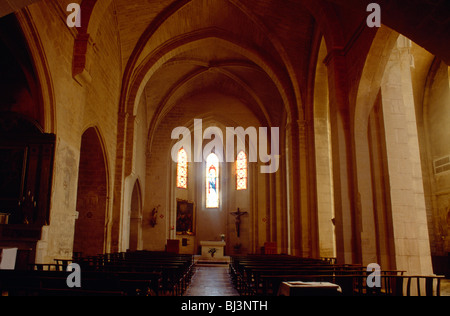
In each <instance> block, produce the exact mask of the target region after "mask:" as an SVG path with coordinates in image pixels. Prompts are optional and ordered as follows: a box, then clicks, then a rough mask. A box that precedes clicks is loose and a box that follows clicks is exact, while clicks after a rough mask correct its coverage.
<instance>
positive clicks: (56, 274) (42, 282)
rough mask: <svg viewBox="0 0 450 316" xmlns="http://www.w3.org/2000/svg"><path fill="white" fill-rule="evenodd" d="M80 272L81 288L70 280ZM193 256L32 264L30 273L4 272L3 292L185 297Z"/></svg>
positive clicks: (130, 255) (119, 256) (131, 255)
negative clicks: (77, 271) (69, 267)
mask: <svg viewBox="0 0 450 316" xmlns="http://www.w3.org/2000/svg"><path fill="white" fill-rule="evenodd" d="M72 263H76V264H77V265H78V266H79V268H80V270H79V272H80V282H81V284H80V285H81V286H80V287H73V288H70V287H69V286H68V282H67V281H68V279H71V278H72V276H73V278H75V277H76V275H75V274H72V272H75V271H76V270H72V269H70V270H69V271H68V269H67V268H68V265H69V264H72ZM193 264H194V260H193V256H192V255H181V254H172V253H167V252H150V251H137V252H126V253H114V254H104V255H98V256H92V257H86V258H82V257H78V258H74V259H73V260H58V259H55V263H52V264H32V265H30V266H29V269H28V270H23V271H18V270H12V271H0V293H1V294H2V295H9V296H181V295H182V294H183V293H184V291H185V290H186V289H187V287H188V285H189V283H190V280H191V278H192V275H193Z"/></svg>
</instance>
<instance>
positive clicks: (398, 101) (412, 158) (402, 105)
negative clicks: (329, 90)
mask: <svg viewBox="0 0 450 316" xmlns="http://www.w3.org/2000/svg"><path fill="white" fill-rule="evenodd" d="M410 45H411V43H410V41H409V40H408V39H406V38H405V37H403V36H400V38H399V40H398V43H397V48H394V50H393V51H392V54H391V58H390V60H389V62H388V64H387V66H386V70H385V74H384V77H383V81H382V85H381V92H382V103H383V115H384V122H385V130H386V133H385V134H386V148H387V164H388V170H389V180H390V192H389V193H390V203H391V207H392V226H393V238H394V245H395V263H396V268H397V269H401V270H407V271H408V273H410V274H430V273H432V264H431V254H430V244H429V236H428V225H427V215H426V207H425V197H424V189H423V181H422V169H421V163H420V151H419V142H418V134H417V123H416V114H415V108H414V96H413V88H412V82H411V65H412V62H411V61H412V59H411V58H412V56H411V55H410V53H409V48H410Z"/></svg>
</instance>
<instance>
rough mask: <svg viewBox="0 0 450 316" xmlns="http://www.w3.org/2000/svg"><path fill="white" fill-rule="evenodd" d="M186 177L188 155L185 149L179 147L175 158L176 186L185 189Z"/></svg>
mask: <svg viewBox="0 0 450 316" xmlns="http://www.w3.org/2000/svg"><path fill="white" fill-rule="evenodd" d="M187 179H188V157H187V153H186V150H184V149H183V148H181V149H180V150H179V151H178V160H177V188H180V189H187Z"/></svg>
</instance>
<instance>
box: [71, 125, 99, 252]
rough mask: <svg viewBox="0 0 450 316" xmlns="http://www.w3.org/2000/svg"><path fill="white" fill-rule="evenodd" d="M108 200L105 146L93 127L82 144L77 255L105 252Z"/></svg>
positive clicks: (76, 229)
mask: <svg viewBox="0 0 450 316" xmlns="http://www.w3.org/2000/svg"><path fill="white" fill-rule="evenodd" d="M107 196H108V181H107V169H106V159H105V157H104V152H103V146H102V144H101V141H100V138H99V135H98V132H97V130H96V129H95V128H92V127H91V128H89V129H88V130H86V132H85V133H84V134H83V136H82V140H81V153H80V167H79V173H78V195H77V212H78V219H77V220H76V223H75V238H74V244H73V251H74V253H82V255H83V256H92V255H97V254H100V253H103V252H104V244H105V217H106V210H107Z"/></svg>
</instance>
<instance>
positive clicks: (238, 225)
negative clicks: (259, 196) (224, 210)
mask: <svg viewBox="0 0 450 316" xmlns="http://www.w3.org/2000/svg"><path fill="white" fill-rule="evenodd" d="M230 214H231V215H233V216H234V217H236V232H237V236H238V238H239V237H241V216H244V215H247V214H248V212H241V210H240V209H238V210H237V212H233V213H230Z"/></svg>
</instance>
